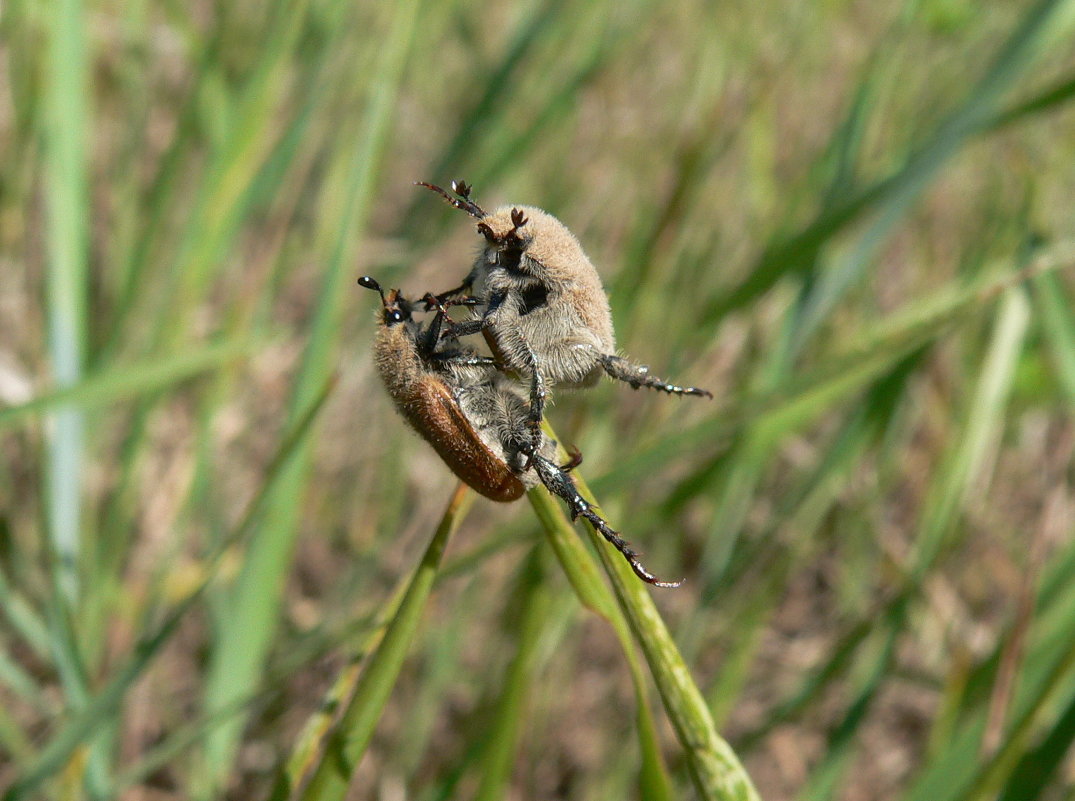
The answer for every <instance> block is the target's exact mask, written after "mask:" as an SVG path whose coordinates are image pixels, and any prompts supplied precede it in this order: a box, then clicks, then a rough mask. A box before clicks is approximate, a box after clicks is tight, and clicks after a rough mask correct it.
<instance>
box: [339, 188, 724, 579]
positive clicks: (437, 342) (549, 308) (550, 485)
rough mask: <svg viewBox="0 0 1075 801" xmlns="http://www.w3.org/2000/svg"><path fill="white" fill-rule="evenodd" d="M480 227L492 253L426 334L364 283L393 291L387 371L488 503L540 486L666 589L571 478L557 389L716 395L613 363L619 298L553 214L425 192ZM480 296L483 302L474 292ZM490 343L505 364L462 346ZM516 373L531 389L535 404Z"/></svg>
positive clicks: (382, 345) (411, 412) (381, 355)
mask: <svg viewBox="0 0 1075 801" xmlns="http://www.w3.org/2000/svg"><path fill="white" fill-rule="evenodd" d="M419 185H421V186H425V187H427V188H429V189H432V190H433V191H435V192H438V193H439V194H441V195H442V196H443V197H444V198H446V199H447V200H448V202H449V203H451V204H452V205H453V206H455V207H456V208H458V209H461V210H463V211H466V212H467V213H468V214H470V215H471V216H472V217H475V218H477V220H478V224H477V229H478V232H479V233H480V234H482V236H483V237H484V238H485V240H486V243H485V246H484V247H483V248H482V250H481V252H480V253H479V255H478V258H477V260H476V262H475V264H474V267H473V268H472V269H471V271H470V273H469V274H468V275H467V277H466V279H464V281H463V283H462V284H461V285H460V286H458V287H456V288H454V289H451V290H449V291H447V292H443V293H441V294H440V295H432V294H427V295H426V296H425V297H424V298H423V299H422V301H421V302H422V303H424V306H425V308H426V310H433V309H436V315H435V316H434V317H433V318H432V320H431V321H430V322H429V323H428V324H426V325H424V326H423V325H421V324H419V323H418V322H416V321H415V320H414V319H413V316H412V315H413V312H414V311H415V307H416V304H415V303H414V302H413V301H408V300H407V299H406V298H404V297H403V296H402V295H401V294H400V292H399V291H398V290H392V291H391V292H389V293H388V294H387V295H386V294H385V293H384V291H383V290H382V289H381V287H380V285H379V284H378V283H377V282H376V281H375V280H374V279H372V278H370V277H369V276H364V277H363V278H361V279H359V283H360V284H361V285H362V286H365V287H367V288H369V289H375V290H377V291H378V292H380V293H381V299H382V305H383V312H382V316H381V327H380V330H379V332H378V336H377V342H376V345H375V348H374V352H375V359H376V362H377V367H378V371H379V372H380V374H381V378H382V380H383V381H384V384H385V387H386V388H387V390H388V393H389V395H390V396H391V397H392V399H393V400H394V401H395V403H396V406H397V407H398V409H399V410H400V412H401V413H402V414H403V416H404V418H405V419H406V420H407V422H408V423H409V424H410V425H411V426H412V427H413V428H414V429H415V430H416V431H417V432H418V433H419V434H421V435H422V436H423V437H424V438H425V439H426V440H427V441H428V442H429V443H430V444H431V445H432V446H433V447H434V449H435V450H436V451H437V453H438V454H439V455H440V456H441V458H442V459H444V461H445V463H446V464H447V465H448V466H449V467H450V468H451V469H452V470H453V472H455V473H456V475H458V476H459V477H460V478H461V479H462V480H464V481H466V482H467V483H468V484H469V485H470V486H471V487H473V488H474V489H475V490H477V491H478V492H480V493H481V494H482V495H485V496H486V497H488V498H491V499H493V500H497V501H505V502H506V501H512V500H515V499H517V498H519V497H520V496H521V495H522V493H523V492H524V491H525V490H526V489H529V488H531V487H533V486H536V485H537V482H538V481H539V480H540V481H541V483H543V484H544V485H545V486H546V488H547V489H548V490H549V491H550V492H552V493H553V494H554V495H557V496H559V497H560V498H562V499H563V500H564V501H565V502H566V503H567V504H568V507H569V508H570V510H571V515H572V519H575V518H578V517H579V516H582V517H585V518H586V519H587V520H589V521H590V523H591V524H593V526H594V528H595V529H597V530H598V531H599V532H601V534H602V535H603V536H604V537H605V539H607V540H608V541H609V542H610V543H611V544H612V545H613V546H615V547H616V548H617V549H618V550H619V551H620V553H622V554H623V556H624V557H625V558H626V559H627V561H628V562H629V563H630V564H631V567H632V569H633V570H634V572H635V574H636V575H638V577H639V578H641V579H642V580H643V581H646V582H647V583H650V584H654V585H656V586H660V587H675V586H678V585H679V583H680V582H663V581H659V580H658V579H657V578H656V577H655V576H654V575H653V574H651V573H650V572H649V571H647V570H646V569H645V568H644V567H643V566H642V564H641V563H640V562H639V560H638V556H637V554H636V553H635V552H634V551H633V550H632V549H631V547H630V546H629V545H628V543H627V542H626V541H625V540H624V539H623V538H622V537H620V536H619V534H618V533H617V532H616V531H614V530H613V529H612V528H611V527H610V526H609V525H608V523H607V522H605V520H603V519H602V518H601V517H600V516H599V515H597V514H596V513H595V512H594V511H593V509H592V508H591V507H590V505H589V504H588V503H587V502H586V501H585V500H584V499H583V498H582V496H581V495H580V494H579V493H578V490H577V489H576V487H575V483H574V481H572V479H571V477H570V476H569V475H568V471H569V470H570V469H571V468H572V467H573V466H574V465H576V464H577V463H578V461H579V460H580V457H576V458H575V459H574V460H572V462H570V463H569V464H568V465H564V466H560V465H557V464H556V462H555V461H554V460H555V456H556V443H555V441H553V440H550V439H549V438H548V437H546V436H545V435H544V433H543V432H542V430H541V420H542V417H543V415H544V406H545V403H546V400H547V396H548V388H549V387H551V386H554V385H558V384H563V385H566V386H590V385H592V384H594V383H595V382H596V381H597V379H598V377H599V376H600V374H601V373H602V372H605V373H606V374H608V375H609V376H611V377H612V378H615V379H618V380H621V381H624V382H626V383H628V384H630V385H631V386H632V387H634V388H635V389H638V388H639V387H643V386H645V387H651V388H654V389H660V390H663V391H665V392H668V393H670V394H676V395H696V396H704V397H712V395H711V394H710V393H709V392H707V391H706V390H702V389H698V388H696V387H679V386H676V385H674V384H670V383H667V382H665V381H662V380H661V379H658V378H655V377H653V376H650V375H649V370H648V368H647V367H644V366H642V365H637V364H633V363H631V362H629V361H627V360H626V359H622V358H620V357H618V356H616V355H615V354H614V353H613V350H614V347H615V344H614V335H613V330H612V315H611V311H610V309H609V306H608V299H607V298H606V296H605V293H604V289H603V288H602V286H601V281H600V278H599V277H598V275H597V271H596V270H595V269H594V267H593V264H592V263H591V262H590V260H589V259H588V258H587V257H586V254H585V253H584V252H583V250H582V247H581V246H580V245H579V243H578V240H577V239H576V238H575V237H574V235H572V233H571V232H570V231H569V230H568V229H567V228H566V227H565V226H564V225H563V223H561V222H560V221H559V220H557V219H556V218H555V217H553V216H552V215H550V214H548V213H546V212H544V211H542V210H541V209H537V208H532V207H525V206H524V207H518V206H505V207H502V208H499V209H496V210H495V211H493V212H492V213H486V212H485V211H484V210H482V208H481V207H480V206H478V205H477V204H476V203H474V202H473V201H472V200H471V199H470V187H469V186H467V185H466V184H465V183H462V182H453V184H452V190H453V192H454V195H453V194H449V193H448V192H446V191H445V190H443V189H441V188H440V187H438V186H433V185H431V184H425V183H421V184H419ZM469 291H473V292H475V295H476V296H474V297H472V296H467V295H465V294H464V293H466V292H469ZM450 305H464V306H481V307H482V308H481V313H480V315H479V316H478V317H476V318H475V319H473V320H467V321H464V322H459V323H457V322H454V321H452V320H451V318H450V317H449V316H448V311H447V307H448V306H450ZM477 333H482V334H483V335H484V336H485V339H486V340H487V342H488V343H489V346H490V348H491V350H492V351H493V354H494V357H493V358H489V357H483V356H480V355H478V354H477V353H476V352H475V351H473V350H471V349H469V348H466V347H464V346H463V345H462V344H461V343H460V342H459V338H460V337H462V336H466V335H471V334H477ZM506 372H512V373H515V374H517V375H519V376H522V377H524V378H527V379H529V385H530V388H529V397H528V398H527V397H526V396H524V394H523V393H522V392H521V391H520V389H519V387H518V385H517V384H516V383H515V382H514V381H512V380H511V379H510V378H509V377H508V376H507V375H505V373H506Z"/></svg>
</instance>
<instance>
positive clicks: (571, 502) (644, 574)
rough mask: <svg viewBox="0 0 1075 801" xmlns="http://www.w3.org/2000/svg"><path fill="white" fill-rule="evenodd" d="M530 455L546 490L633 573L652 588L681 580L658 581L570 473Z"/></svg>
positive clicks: (670, 584)
mask: <svg viewBox="0 0 1075 801" xmlns="http://www.w3.org/2000/svg"><path fill="white" fill-rule="evenodd" d="M530 458H531V460H532V461H533V464H534V469H535V470H537V474H538V478H540V479H541V483H542V484H544V485H545V487H546V488H547V489H548V490H549V492H551V493H552V494H553V495H556V496H558V497H560V498H562V499H563V500H564V501H565V502H566V503H567V506H568V509H570V510H571V519H572V520H576V519H578V518H579V517H584V518H586V519H587V520H588V521H589V522H590V525H592V526H593V527H594V528H595V529H597V531H598V532H600V534H601V536H602V537H604V538H605V539H606V540H608V541H609V542H610V543H611V544H612V547H614V548H615V549H616V550H617V551H619V552H620V553H621V554H623V558H624V559H626V560H627V563H628V564H630V565H631V569H632V570H633V571H634V572H635V575H636V576H638V577H639V578H640V579H642V580H643V581H644V582H646V583H647V584H652V585H653V586H654V587H678V586H679V585H681V584H682V583H683V580H682V579H680V580H679V581H661V580H660V579H658V578H657V577H656V576H655V575H653V574H652V573H650V572H649V571H648V570H646V568H645V567H644V566H643V565H642V562H640V561H639V559H638V553H637V552H636V551H635V550H634V549H633V548H632V547H631V544H630V543H629V542H627V540H625V539H624V538H623V537H621V536H620V535H619V532H617V531H615V530H613V528H612V527H611V526H609V524H608V523H606V522H605V520H604V519H603V518H602V517H601V516H600V515H598V514H597V513H596V512H595V511H594V510H593V507H592V506H590V504H589V503H587V501H586V499H585V498H583V497H582V496H581V495H580V494H579V491H578V489H577V488H576V487H575V482H574V481H572V480H571V476H569V475H568V474H567V472H566V471H565V470H564V469H563V468H561V467H559V466H558V465H557V464H556V463H555V462H551V461H549V460H548V459H546V458H545V457H544V456H542V455H541V454H539V453H531V454H530Z"/></svg>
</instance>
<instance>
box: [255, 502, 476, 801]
mask: <svg viewBox="0 0 1075 801" xmlns="http://www.w3.org/2000/svg"><path fill="white" fill-rule="evenodd" d="M472 500H473V493H471V492H470V491H469V489H468V488H467V487H466V485H464V484H460V485H459V487H458V488H457V489H456V491H455V494H454V495H453V496H452V499H451V500H450V501H449V503H448V507H447V508H446V509H445V511H444V516H443V517H442V518H441V522H440V525H439V526H437V531H436V533H435V534H434V535H433V539H432V540H431V541H430V543H429V546H428V547H427V548H426V551H425V554H423V556H422V561H421V562H420V563H419V564H418V568H417V570H416V571H415V573H414V576H413V578H412V579H411V581H410V583H409V585H408V587H407V592H406V594H405V595H404V596H403V602H402V603H401V604H400V607H399V611H398V612H396V614H395V615H394V616H393V618H392V622H391V623H390V624H389V625H388V628H387V629H386V630H385V633H384V639H383V640H382V641H381V644H380V646H379V647H378V648H377V650H376V652H375V653H374V654H373V655H372V656H371V657H370V659H369V662H368V664H367V665H366V667H365V669H364V670H363V671H362V675H361V676H360V677H359V679H358V684H357V686H356V688H355V692H354V695H353V696H352V697H351V700H350V702H349V703H348V705H347V708H346V709H345V710H344V712H343V714H342V715H341V717H340V720H339V723H338V725H337V726H336V727H335V728H334V729H333V731H332V733H331V735H330V736H329V737H328V740H327V742H326V744H325V749H324V751H323V752H322V754H321V755H320V758H319V759H318V760H317V763H316V766H315V767H314V769H313V772H312V775H311V776H310V780H309V783H308V784H307V785H306V787H305V788H304V789H303V790H302V792H301V795H300V796H298V797H300V798H302V799H305V801H337V800H338V799H342V798H343V797H344V796H345V795H346V793H347V788H348V786H349V785H350V783H351V776H352V775H353V773H354V771H355V768H356V767H357V766H358V762H359V760H360V759H361V758H362V755H363V754H365V753H366V748H367V746H368V745H369V742H370V739H371V738H372V737H373V731H374V728H375V727H376V725H377V721H378V720H380V717H381V712H382V711H383V710H384V706H385V704H386V703H387V702H388V697H389V695H391V693H392V688H393V687H394V686H395V684H396V679H397V678H398V677H399V671H400V669H401V668H402V667H403V661H404V659H405V658H406V656H407V651H408V649H409V648H410V644H411V640H412V639H414V635H415V632H416V631H417V629H418V626H419V625H420V623H421V619H422V612H423V611H424V610H425V605H426V601H427V600H428V599H429V593H430V591H431V590H432V588H433V582H434V581H435V580H436V578H437V573H438V570H439V568H440V561H441V557H442V556H443V555H444V549H445V548H446V547H447V545H448V539H449V537H451V535H452V532H454V531H455V530H456V528H458V527H459V524H460V523H461V522H462V520H463V518H464V517H465V516H466V513H467V511H468V509H469V507H470V503H471V501H472ZM303 778H304V777H303V776H301V775H294V776H292V777H289V780H290V781H291V782H299V783H301V781H302V779H303ZM283 789H290V790H291V791H292V792H294V791H295V790H296V789H297V788H296V784H292V785H291V787H290V788H281V790H280V791H279V792H281V793H282V792H283ZM284 797H286V796H285V795H283V794H279V795H278V794H277V792H274V794H273V798H274V799H275V798H284Z"/></svg>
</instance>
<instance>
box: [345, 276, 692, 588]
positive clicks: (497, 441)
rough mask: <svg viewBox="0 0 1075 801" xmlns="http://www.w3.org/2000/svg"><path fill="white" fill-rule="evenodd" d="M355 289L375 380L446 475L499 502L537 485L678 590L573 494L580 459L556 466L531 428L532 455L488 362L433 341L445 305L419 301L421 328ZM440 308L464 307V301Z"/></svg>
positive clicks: (515, 407) (404, 310) (523, 414)
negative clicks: (362, 305)
mask: <svg viewBox="0 0 1075 801" xmlns="http://www.w3.org/2000/svg"><path fill="white" fill-rule="evenodd" d="M358 283H359V284H360V285H362V286H364V287H366V288H367V289H373V290H376V291H377V292H378V293H380V295H381V303H382V306H383V310H382V313H381V316H380V323H381V324H380V328H379V330H378V333H377V339H376V342H375V343H374V360H375V362H376V365H377V370H378V372H379V373H380V375H381V380H382V381H383V382H384V385H385V388H386V389H387V390H388V394H389V396H391V398H392V400H393V401H394V402H395V404H396V408H397V409H399V411H400V413H401V414H402V415H403V417H404V419H405V420H406V421H407V422H408V423H409V424H410V426H411V427H412V428H413V429H414V430H415V431H416V432H418V434H419V435H421V436H422V438H423V439H425V440H426V441H427V442H428V443H429V444H430V445H432V446H433V448H434V449H435V450H436V451H437V453H438V454H439V455H440V457H441V458H442V459H443V460H444V463H445V464H447V465H448V467H450V468H451V470H452V472H454V473H455V474H456V475H457V476H458V477H459V478H460V479H462V480H463V481H465V482H466V483H467V484H468V485H470V486H471V487H472V488H473V489H474V490H476V491H477V492H479V493H481V494H482V495H484V496H485V497H486V498H489V499H491V500H494V501H500V502H505V503H506V502H509V501H514V500H516V499H518V498H519V497H521V496H522V494H523V493H524V492H525V491H526V490H528V489H530V488H532V487H535V486H537V484H538V482H539V481H540V482H541V483H542V484H544V485H545V487H546V489H548V490H549V492H551V493H552V494H554V495H556V496H558V497H559V498H561V499H563V500H564V501H565V502H566V503H567V505H568V508H569V509H570V512H571V519H572V520H575V519H577V518H578V517H584V518H586V519H587V520H588V521H590V523H591V524H592V525H593V526H594V528H596V529H597V530H598V531H599V532H600V533H601V535H602V536H603V537H605V539H607V540H608V541H609V542H610V543H612V545H613V546H614V547H615V548H616V549H617V550H619V551H620V553H622V554H623V556H624V558H626V559H627V561H628V562H629V563H630V565H631V568H632V569H633V570H634V572H635V574H636V575H637V576H638V577H639V578H641V579H642V580H643V581H645V582H647V583H649V584H653V585H655V586H658V587H677V586H679V584H680V583H681V582H665V581H660V580H659V579H658V578H657V577H656V576H654V575H653V574H652V573H650V572H649V571H648V570H646V568H645V567H643V566H642V564H641V562H640V561H639V560H638V554H637V553H636V552H635V551H634V550H633V549H632V548H631V546H630V545H629V544H628V543H627V541H626V540H624V539H623V538H622V537H620V536H619V533H618V532H616V531H615V530H614V529H613V528H612V527H611V526H609V524H608V523H607V522H606V521H605V520H604V519H603V518H601V516H600V515H598V514H597V513H596V512H594V511H593V508H592V507H591V506H590V504H589V503H587V501H586V500H585V499H584V498H583V497H582V496H581V495H580V494H579V492H578V489H577V488H576V487H575V482H574V481H572V479H571V477H570V476H569V475H568V472H569V471H570V470H571V469H572V468H573V467H574V466H576V465H577V464H579V463H580V462H581V456H579V455H578V454H576V455H575V457H574V458H573V459H572V460H571V461H570V462H569V463H568V464H566V465H563V466H561V465H559V464H557V463H556V461H555V458H556V441H555V440H552V439H549V438H548V437H547V436H545V434H544V432H542V431H541V430H540V429H538V434H539V438H538V442H537V445H536V447H535V445H534V442H533V437H532V436H531V433H530V428H529V419H530V410H529V408H528V406H527V402H526V398H525V397H524V396H523V394H522V393H521V392H520V391H519V389H518V388H517V386H516V384H515V383H514V382H512V381H511V380H510V379H508V378H507V376H505V375H504V374H503V373H502V372H500V370H499V369H498V368H497V364H496V361H495V360H494V359H491V358H488V357H484V356H479V355H478V354H476V353H474V352H473V351H471V350H468V349H465V348H463V347H462V346H460V345H459V343H458V342H457V341H455V340H453V339H452V338H451V337H450V336H448V337H445V336H443V334H444V330H445V327H446V325H450V324H451V321H450V319H449V318H448V315H447V308H446V305H445V303H443V302H442V301H440V300H439V299H438V298H436V297H434V296H432V295H427V296H426V297H425V299H424V301H423V302H424V303H426V305H430V306H433V307H435V308H437V313H436V315H434V317H433V319H432V320H431V321H430V322H429V324H428V325H426V326H422V325H421V324H419V323H418V322H416V321H415V320H414V319H413V316H412V314H413V311H414V306H415V304H413V303H411V302H410V301H408V300H407V299H406V298H404V297H403V295H402V294H401V293H400V291H399V290H395V289H394V290H391V291H389V292H388V293H385V292H384V290H382V289H381V286H380V284H378V283H377V281H375V280H374V279H373V278H371V277H369V276H363V277H362V278H360V279H358ZM449 303H454V304H459V305H469V304H470V299H469V298H460V299H456V300H452V301H449Z"/></svg>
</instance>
